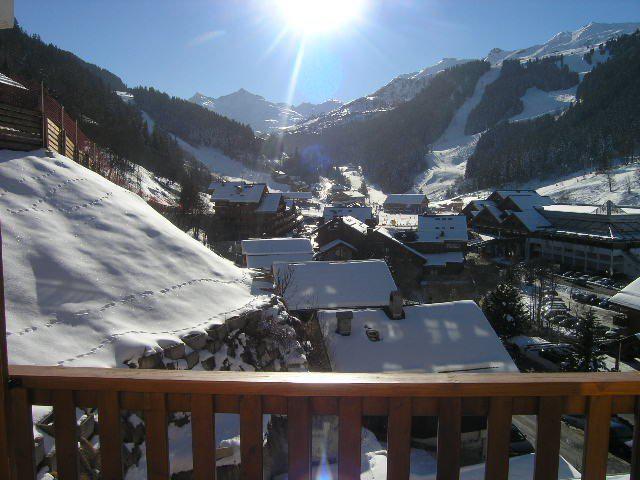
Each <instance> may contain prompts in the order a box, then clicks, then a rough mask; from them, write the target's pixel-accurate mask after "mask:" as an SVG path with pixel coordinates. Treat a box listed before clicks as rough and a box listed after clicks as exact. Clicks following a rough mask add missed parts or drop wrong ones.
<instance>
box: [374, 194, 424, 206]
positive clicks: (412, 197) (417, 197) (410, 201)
mask: <svg viewBox="0 0 640 480" xmlns="http://www.w3.org/2000/svg"><path fill="white" fill-rule="evenodd" d="M426 200H427V196H426V195H423V194H421V193H391V194H389V195H387V198H386V199H385V201H384V205H422V203H423V202H425V201H426Z"/></svg>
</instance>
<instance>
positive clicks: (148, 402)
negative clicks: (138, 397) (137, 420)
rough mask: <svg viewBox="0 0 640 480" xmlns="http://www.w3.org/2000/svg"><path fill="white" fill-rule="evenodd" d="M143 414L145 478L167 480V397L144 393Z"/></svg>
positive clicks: (160, 394) (159, 394)
mask: <svg viewBox="0 0 640 480" xmlns="http://www.w3.org/2000/svg"><path fill="white" fill-rule="evenodd" d="M144 414H145V418H144V420H145V428H146V438H145V442H146V444H147V478H148V479H149V480H166V479H168V478H169V434H168V430H169V427H168V421H169V419H168V417H167V396H166V395H165V394H164V393H146V394H145V412H144Z"/></svg>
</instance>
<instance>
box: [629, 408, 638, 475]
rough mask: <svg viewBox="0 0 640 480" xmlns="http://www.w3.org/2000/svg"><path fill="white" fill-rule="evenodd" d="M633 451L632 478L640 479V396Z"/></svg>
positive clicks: (635, 418) (634, 428)
mask: <svg viewBox="0 0 640 480" xmlns="http://www.w3.org/2000/svg"><path fill="white" fill-rule="evenodd" d="M633 418H634V422H633V447H632V452H631V472H630V473H631V475H630V478H631V480H640V397H637V398H636V404H635V412H634V417H633Z"/></svg>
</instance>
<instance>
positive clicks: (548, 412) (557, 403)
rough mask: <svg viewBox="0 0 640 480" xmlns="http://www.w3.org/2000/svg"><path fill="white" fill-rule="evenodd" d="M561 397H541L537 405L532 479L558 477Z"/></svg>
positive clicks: (540, 479) (542, 479) (541, 479)
mask: <svg viewBox="0 0 640 480" xmlns="http://www.w3.org/2000/svg"><path fill="white" fill-rule="evenodd" d="M561 417H562V397H541V398H540V400H539V405H538V432H537V435H536V464H535V469H534V474H533V478H534V480H546V479H548V478H558V468H559V466H560V427H561V424H560V420H561Z"/></svg>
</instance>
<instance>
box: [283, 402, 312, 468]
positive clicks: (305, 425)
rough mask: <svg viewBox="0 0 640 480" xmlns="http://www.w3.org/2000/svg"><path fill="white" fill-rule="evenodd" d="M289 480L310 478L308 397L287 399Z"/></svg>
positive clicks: (309, 411) (309, 415)
mask: <svg viewBox="0 0 640 480" xmlns="http://www.w3.org/2000/svg"><path fill="white" fill-rule="evenodd" d="M287 428H288V432H287V437H288V448H289V475H288V478H289V479H290V480H310V479H311V405H310V402H309V399H308V398H305V397H290V398H289V399H288V400H287Z"/></svg>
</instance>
